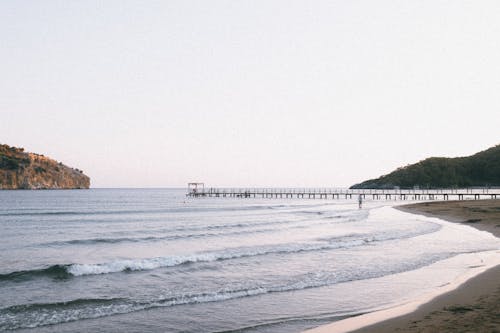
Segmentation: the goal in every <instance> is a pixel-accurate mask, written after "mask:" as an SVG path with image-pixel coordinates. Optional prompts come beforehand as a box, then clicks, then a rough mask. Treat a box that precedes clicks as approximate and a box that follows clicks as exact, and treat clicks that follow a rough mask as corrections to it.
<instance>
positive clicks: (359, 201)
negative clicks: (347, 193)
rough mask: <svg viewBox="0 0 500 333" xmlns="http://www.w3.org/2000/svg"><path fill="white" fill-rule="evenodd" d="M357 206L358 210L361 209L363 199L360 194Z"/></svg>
mask: <svg viewBox="0 0 500 333" xmlns="http://www.w3.org/2000/svg"><path fill="white" fill-rule="evenodd" d="M358 204H359V209H361V206H362V205H363V197H362V196H361V194H360V195H359V196H358Z"/></svg>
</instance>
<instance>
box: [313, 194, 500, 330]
mask: <svg viewBox="0 0 500 333" xmlns="http://www.w3.org/2000/svg"><path fill="white" fill-rule="evenodd" d="M394 208H396V209H399V210H402V211H404V212H408V213H412V214H417V215H424V216H428V217H436V218H440V219H442V220H445V221H448V222H454V223H461V224H465V225H469V226H471V227H474V228H476V229H478V230H482V231H487V232H490V233H492V234H493V235H494V236H495V237H499V238H500V200H495V199H494V200H479V201H439V202H422V203H416V204H409V205H403V206H395V207H394ZM495 252H496V253H499V252H498V251H495ZM496 256H497V255H496V254H495V255H494V257H496ZM498 308H500V264H498V260H496V261H495V263H493V264H492V263H490V264H489V265H488V264H487V265H485V266H484V267H478V269H476V268H474V269H473V270H471V271H470V272H468V273H467V274H465V275H464V276H462V277H461V278H460V279H459V280H457V281H453V282H452V283H450V284H449V285H446V286H443V287H441V288H439V289H438V290H436V292H434V293H432V294H427V295H423V296H421V297H419V298H418V299H416V300H414V301H411V302H409V303H406V304H402V305H398V306H395V307H392V308H388V309H385V310H381V311H375V312H370V313H367V314H364V315H360V316H355V317H351V318H347V319H344V320H340V321H337V322H334V323H331V324H327V325H323V326H319V327H317V328H313V329H310V330H307V331H305V332H304V333H306V332H307V333H337V332H352V333H385V332H407V333H414V332H429V333H431V332H475V331H482V332H494V331H500V316H499V315H498Z"/></svg>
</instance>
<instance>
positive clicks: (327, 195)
mask: <svg viewBox="0 0 500 333" xmlns="http://www.w3.org/2000/svg"><path fill="white" fill-rule="evenodd" d="M186 195H187V196H189V197H195V198H198V197H215V198H269V199H281V198H282V199H286V198H289V199H294V198H295V199H353V198H358V197H359V196H361V197H362V198H363V199H367V198H370V199H372V200H480V199H497V198H500V188H465V189H429V190H428V189H394V190H374V189H371V190H354V189H333V188H326V189H322V188H310V189H300V188H283V189H281V188H217V187H211V188H205V187H203V188H198V189H193V188H190V189H188V193H187V194H186Z"/></svg>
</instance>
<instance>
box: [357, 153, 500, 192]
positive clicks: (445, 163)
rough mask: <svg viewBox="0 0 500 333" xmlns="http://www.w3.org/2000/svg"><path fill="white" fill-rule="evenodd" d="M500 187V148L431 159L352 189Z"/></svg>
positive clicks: (367, 181) (399, 169)
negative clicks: (454, 156)
mask: <svg viewBox="0 0 500 333" xmlns="http://www.w3.org/2000/svg"><path fill="white" fill-rule="evenodd" d="M395 186H398V187H400V188H413V187H415V186H419V187H420V188H446V187H474V186H500V145H497V146H495V147H492V148H490V149H487V150H484V151H481V152H479V153H477V154H474V155H472V156H467V157H456V158H445V157H431V158H427V159H425V160H423V161H420V162H418V163H415V164H412V165H408V166H405V167H402V168H398V169H397V170H395V171H393V172H391V173H389V174H388V175H385V176H381V177H379V178H377V179H370V180H366V181H364V182H362V183H359V184H356V185H353V186H351V188H354V189H383V188H385V189H392V188H394V187H395Z"/></svg>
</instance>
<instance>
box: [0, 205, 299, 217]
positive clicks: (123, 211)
mask: <svg viewBox="0 0 500 333" xmlns="http://www.w3.org/2000/svg"><path fill="white" fill-rule="evenodd" d="M302 206H303V205H297V208H300V207H302ZM305 207H307V206H305ZM283 208H294V205H253V206H233V207H231V206H229V207H220V206H217V207H193V206H185V207H182V206H181V207H172V208H161V209H158V208H157V209H117V210H112V209H109V210H61V211H27V210H21V211H7V212H3V213H0V216H57V215H63V216H64V215H123V214H158V213H193V212H220V211H235V212H238V211H254V210H256V211H258V210H276V209H280V210H282V209H283Z"/></svg>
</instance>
